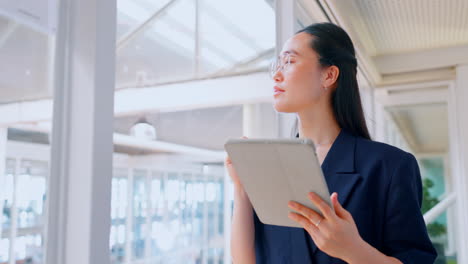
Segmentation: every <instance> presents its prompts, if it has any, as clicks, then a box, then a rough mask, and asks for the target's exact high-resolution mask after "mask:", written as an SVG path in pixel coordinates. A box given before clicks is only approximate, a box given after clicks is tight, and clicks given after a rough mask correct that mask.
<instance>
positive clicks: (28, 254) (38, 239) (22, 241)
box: [15, 234, 43, 264]
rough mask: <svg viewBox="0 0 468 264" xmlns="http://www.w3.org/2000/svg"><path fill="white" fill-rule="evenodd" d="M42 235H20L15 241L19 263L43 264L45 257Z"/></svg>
mask: <svg viewBox="0 0 468 264" xmlns="http://www.w3.org/2000/svg"><path fill="white" fill-rule="evenodd" d="M42 246H43V245H42V235H41V234H31V235H27V236H19V237H17V238H16V241H15V255H16V260H18V261H17V263H31V264H41V263H43V262H42V258H43V252H42Z"/></svg>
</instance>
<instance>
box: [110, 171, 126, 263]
mask: <svg viewBox="0 0 468 264" xmlns="http://www.w3.org/2000/svg"><path fill="white" fill-rule="evenodd" d="M125 171H126V170H125ZM114 175H118V173H117V172H114ZM119 176H120V177H116V178H113V179H112V198H111V222H112V225H111V231H110V238H109V246H110V251H111V263H113V264H117V263H123V262H124V260H125V225H126V221H127V219H126V216H127V206H128V199H127V192H128V190H127V185H128V179H127V178H123V177H122V175H119Z"/></svg>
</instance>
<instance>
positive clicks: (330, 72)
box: [322, 65, 340, 90]
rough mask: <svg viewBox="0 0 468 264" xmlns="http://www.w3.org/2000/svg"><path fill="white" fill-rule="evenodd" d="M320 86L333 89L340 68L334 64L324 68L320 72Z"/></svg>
mask: <svg viewBox="0 0 468 264" xmlns="http://www.w3.org/2000/svg"><path fill="white" fill-rule="evenodd" d="M322 74H323V75H322V86H323V88H324V89H326V90H328V89H330V90H331V89H335V87H336V82H337V80H338V76H339V75H340V69H339V68H338V67H336V66H335V65H332V66H329V67H327V68H325V69H324V70H323V72H322Z"/></svg>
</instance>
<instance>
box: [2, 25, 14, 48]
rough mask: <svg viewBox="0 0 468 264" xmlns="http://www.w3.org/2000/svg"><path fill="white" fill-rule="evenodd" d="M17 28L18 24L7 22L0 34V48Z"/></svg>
mask: <svg viewBox="0 0 468 264" xmlns="http://www.w3.org/2000/svg"><path fill="white" fill-rule="evenodd" d="M17 28H18V23H16V22H14V21H11V20H9V21H8V25H7V27H6V28H5V30H4V31H3V32H2V33H1V34H0V48H1V47H3V45H5V43H6V42H7V41H8V39H9V38H10V37H11V35H12V34H13V32H15V30H16V29H17Z"/></svg>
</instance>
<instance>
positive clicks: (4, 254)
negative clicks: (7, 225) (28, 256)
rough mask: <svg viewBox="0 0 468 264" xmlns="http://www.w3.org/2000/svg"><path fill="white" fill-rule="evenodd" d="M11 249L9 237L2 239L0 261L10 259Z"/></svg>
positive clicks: (0, 242) (0, 240) (0, 241)
mask: <svg viewBox="0 0 468 264" xmlns="http://www.w3.org/2000/svg"><path fill="white" fill-rule="evenodd" d="M9 251H10V240H9V239H7V238H3V239H0V262H7V261H8V254H9Z"/></svg>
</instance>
